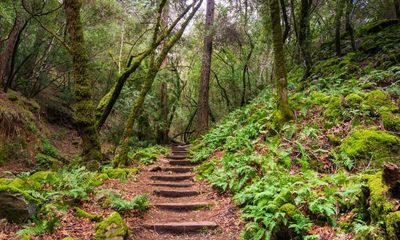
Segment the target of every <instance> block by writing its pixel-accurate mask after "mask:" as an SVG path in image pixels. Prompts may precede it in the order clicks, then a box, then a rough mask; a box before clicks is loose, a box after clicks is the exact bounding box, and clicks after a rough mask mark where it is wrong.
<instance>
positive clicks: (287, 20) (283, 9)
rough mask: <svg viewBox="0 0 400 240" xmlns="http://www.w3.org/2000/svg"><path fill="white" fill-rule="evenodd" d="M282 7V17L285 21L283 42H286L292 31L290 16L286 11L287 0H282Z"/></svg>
mask: <svg viewBox="0 0 400 240" xmlns="http://www.w3.org/2000/svg"><path fill="white" fill-rule="evenodd" d="M280 3H281V9H282V17H283V22H284V23H285V29H284V31H283V42H286V39H287V38H288V37H289V32H290V24H289V17H288V14H287V11H286V2H285V0H280Z"/></svg>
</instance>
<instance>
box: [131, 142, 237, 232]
mask: <svg viewBox="0 0 400 240" xmlns="http://www.w3.org/2000/svg"><path fill="white" fill-rule="evenodd" d="M193 167H194V166H193V165H192V163H191V162H190V160H189V159H187V150H186V147H185V146H172V154H171V156H168V157H166V158H165V157H162V158H160V161H159V162H157V164H155V165H152V166H149V167H148V168H147V169H144V170H143V171H142V172H141V173H140V174H139V175H138V176H137V183H138V184H140V186H138V189H136V191H140V192H142V193H148V194H149V198H150V203H151V208H150V210H149V211H148V212H147V213H146V214H145V215H144V217H143V219H140V220H139V221H138V222H135V223H128V225H130V226H135V228H133V229H132V234H131V237H130V239H140V240H150V239H155V240H156V239H163V240H169V239H184V240H186V239H188V240H189V239H190V240H197V239H199V240H200V239H201V240H205V239H210V240H213V239H215V240H236V239H239V234H240V229H241V227H242V222H241V221H240V219H239V213H238V209H237V207H235V206H234V204H233V203H232V202H231V199H230V198H229V197H227V196H221V195H218V194H217V193H216V192H215V191H214V190H212V189H211V188H210V187H209V186H207V185H206V184H205V183H202V182H195V181H194V179H193V177H194V173H193ZM136 191H135V192H136Z"/></svg>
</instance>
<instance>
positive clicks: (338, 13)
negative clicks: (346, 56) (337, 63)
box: [335, 0, 345, 57]
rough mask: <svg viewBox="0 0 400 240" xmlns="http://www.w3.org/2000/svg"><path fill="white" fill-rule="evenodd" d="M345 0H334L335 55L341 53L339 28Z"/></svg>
mask: <svg viewBox="0 0 400 240" xmlns="http://www.w3.org/2000/svg"><path fill="white" fill-rule="evenodd" d="M344 1H345V0H336V16H335V49H336V56H338V57H340V56H341V55H342V47H341V43H340V28H341V22H342V15H343V8H344Z"/></svg>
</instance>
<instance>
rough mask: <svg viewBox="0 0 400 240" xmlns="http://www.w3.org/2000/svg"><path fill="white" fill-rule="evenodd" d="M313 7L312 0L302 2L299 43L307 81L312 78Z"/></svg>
mask: <svg viewBox="0 0 400 240" xmlns="http://www.w3.org/2000/svg"><path fill="white" fill-rule="evenodd" d="M311 6H312V0H301V9H300V18H299V35H298V41H299V46H300V52H301V55H302V58H303V64H304V69H305V70H304V75H303V80H306V79H307V78H308V77H309V76H310V74H311V68H312V57H311V36H310V14H311V13H310V11H311Z"/></svg>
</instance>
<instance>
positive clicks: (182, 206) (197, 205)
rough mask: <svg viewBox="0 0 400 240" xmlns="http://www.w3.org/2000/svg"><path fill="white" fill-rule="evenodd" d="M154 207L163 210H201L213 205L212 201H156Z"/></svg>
mask: <svg viewBox="0 0 400 240" xmlns="http://www.w3.org/2000/svg"><path fill="white" fill-rule="evenodd" d="M153 206H154V207H157V208H159V209H163V210H170V211H182V210H185V211H190V210H199V209H203V208H210V207H211V206H212V204H211V203H208V202H191V203H156V204H153Z"/></svg>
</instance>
